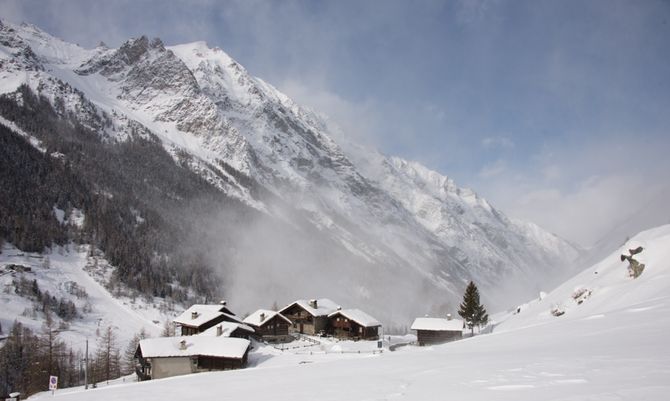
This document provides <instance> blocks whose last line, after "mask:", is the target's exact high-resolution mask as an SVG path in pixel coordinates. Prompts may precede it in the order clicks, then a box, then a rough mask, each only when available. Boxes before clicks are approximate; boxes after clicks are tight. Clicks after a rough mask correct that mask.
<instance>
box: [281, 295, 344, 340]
mask: <svg viewBox="0 0 670 401" xmlns="http://www.w3.org/2000/svg"><path fill="white" fill-rule="evenodd" d="M337 308H338V305H337V304H336V303H335V302H333V301H331V300H330V299H327V298H321V299H310V300H306V299H299V300H297V301H295V302H293V303H291V304H289V305H288V306H286V307H284V309H282V310H280V311H279V313H281V314H282V315H284V316H285V317H286V318H288V319H289V320H290V321H291V322H292V324H291V326H290V327H289V332H291V333H301V334H309V335H316V334H320V333H322V332H324V333H325V332H326V330H327V328H328V315H330V314H331V313H333V312H334V311H336V310H337Z"/></svg>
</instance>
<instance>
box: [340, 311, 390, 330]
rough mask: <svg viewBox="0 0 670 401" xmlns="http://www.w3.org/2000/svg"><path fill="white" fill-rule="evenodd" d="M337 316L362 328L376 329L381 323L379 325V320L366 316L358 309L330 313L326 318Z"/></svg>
mask: <svg viewBox="0 0 670 401" xmlns="http://www.w3.org/2000/svg"><path fill="white" fill-rule="evenodd" d="M337 315H341V316H343V317H345V318H347V319H349V320H353V321H354V322H356V323H358V324H360V325H361V326H363V327H376V326H381V325H382V324H381V323H379V320H377V319H375V318H374V317H372V316H370V315H368V314H367V313H365V312H363V311H362V310H360V309H342V310H338V311H335V312H333V313H331V314H330V315H328V317H333V316H337Z"/></svg>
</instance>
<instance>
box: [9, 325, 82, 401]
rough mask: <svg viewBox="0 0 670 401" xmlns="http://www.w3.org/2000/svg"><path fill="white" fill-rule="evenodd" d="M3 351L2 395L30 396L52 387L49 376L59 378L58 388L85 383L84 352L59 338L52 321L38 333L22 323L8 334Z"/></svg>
mask: <svg viewBox="0 0 670 401" xmlns="http://www.w3.org/2000/svg"><path fill="white" fill-rule="evenodd" d="M8 334H9V335H8V337H7V339H6V340H5V345H4V347H2V348H0V393H2V394H9V393H11V392H14V391H18V392H20V393H21V396H22V397H27V396H29V395H31V394H34V393H36V392H39V391H45V390H48V388H49V376H51V375H53V376H58V386H59V387H71V386H76V385H79V384H82V383H83V381H82V379H83V376H82V371H81V364H80V360H81V359H82V355H81V352H75V351H73V350H72V349H70V348H68V347H67V345H66V344H65V343H64V342H63V341H61V340H60V339H58V333H57V331H56V330H55V328H54V325H53V322H52V321H51V320H47V322H46V323H45V325H44V328H43V330H42V332H41V333H39V334H35V333H33V331H32V330H30V329H29V328H27V327H25V326H23V325H22V324H21V323H19V322H15V323H14V326H13V327H12V328H11V330H10V331H9V333H8Z"/></svg>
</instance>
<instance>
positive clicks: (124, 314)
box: [0, 244, 169, 350]
mask: <svg viewBox="0 0 670 401" xmlns="http://www.w3.org/2000/svg"><path fill="white" fill-rule="evenodd" d="M91 253H92V252H91V250H90V247H89V246H87V245H81V246H74V245H70V246H68V247H54V249H53V250H52V251H51V252H50V253H46V254H38V253H30V252H22V251H20V250H18V249H16V248H15V247H13V246H11V244H5V245H4V246H3V248H2V253H1V254H0V269H1V270H0V284H2V286H3V291H2V293H0V323H2V328H3V330H5V332H7V331H9V328H11V327H12V324H13V323H14V321H18V322H21V323H22V324H24V325H25V326H27V327H29V328H31V329H32V330H33V331H35V332H37V333H41V332H42V330H43V328H42V323H43V321H44V317H43V313H42V312H41V311H39V310H37V311H36V310H35V309H34V302H33V301H31V300H29V299H27V298H25V297H21V296H19V295H17V294H16V293H15V292H14V288H13V287H14V286H13V285H12V284H11V283H12V280H19V279H20V278H21V277H23V278H24V279H25V280H29V281H33V280H36V282H37V284H38V286H39V289H40V291H42V293H44V292H46V291H48V292H49V294H51V295H53V296H55V297H56V299H60V298H64V299H68V300H71V301H73V302H74V303H75V305H76V307H77V311H78V313H79V314H80V315H81V316H80V317H78V318H75V319H73V320H72V321H71V322H69V323H66V324H64V326H63V327H62V328H60V329H59V331H58V332H59V334H58V336H59V339H61V340H63V341H65V342H66V344H68V346H71V347H73V348H74V349H79V350H81V349H83V348H84V345H85V341H86V339H87V338H88V339H89V340H90V347H91V349H95V345H96V338H97V337H98V333H99V332H104V329H105V328H106V327H107V326H111V327H112V328H113V329H114V332H115V334H116V336H117V340H118V342H117V345H118V346H119V347H120V348H122V349H123V348H125V346H126V345H127V344H128V342H130V339H131V338H132V337H133V335H134V334H135V333H137V332H139V331H140V330H141V329H142V328H144V330H145V331H146V333H147V334H148V335H149V336H158V335H159V334H160V332H161V328H162V322H163V321H165V320H168V319H169V316H168V315H167V314H166V313H169V312H167V311H162V310H161V308H160V307H159V306H158V305H156V304H152V303H150V302H149V303H145V302H139V301H136V300H132V299H129V298H125V297H122V298H116V297H114V295H113V294H111V293H110V292H109V291H108V290H107V289H106V288H105V287H104V286H103V285H102V284H101V282H102V281H104V280H105V279H106V278H107V276H108V274H109V273H111V269H112V267H111V266H110V265H109V264H108V262H107V261H106V260H105V259H104V258H103V257H100V256H97V255H93V256H92V255H91ZM9 264H16V265H23V266H27V267H30V268H31V271H30V272H24V273H9V272H7V271H6V269H5V266H6V265H9ZM73 288H79V289H82V290H84V291H85V293H86V294H87V295H86V296H85V297H81V296H80V297H77V296H76V295H74V294H73V291H72V289H73ZM155 301H157V300H155ZM158 302H159V301H158ZM87 307H90V308H91V311H90V312H85V309H86V308H87ZM52 316H53V318H54V319H56V321H57V323H59V325H60V319H59V318H58V317H57V316H56V315H55V314H52Z"/></svg>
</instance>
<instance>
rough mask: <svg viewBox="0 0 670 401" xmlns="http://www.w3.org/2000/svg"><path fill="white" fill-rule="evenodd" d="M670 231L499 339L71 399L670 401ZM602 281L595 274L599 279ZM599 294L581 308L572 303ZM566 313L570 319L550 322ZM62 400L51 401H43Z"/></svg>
mask: <svg viewBox="0 0 670 401" xmlns="http://www.w3.org/2000/svg"><path fill="white" fill-rule="evenodd" d="M640 245H641V246H643V247H644V248H645V250H644V251H643V252H642V253H641V254H640V255H639V256H640V258H639V259H640V260H641V261H643V262H644V263H645V264H646V270H645V271H644V273H643V274H642V275H641V276H640V277H639V278H637V279H635V280H633V279H631V278H629V277H627V275H626V265H625V264H623V263H621V261H620V259H619V254H620V252H621V251H623V250H626V249H628V248H632V247H637V246H640ZM669 261H670V226H662V227H658V228H656V229H652V230H649V231H645V232H643V233H641V234H639V235H637V236H635V237H634V238H632V239H631V240H630V241H629V242H628V243H626V244H625V246H624V247H622V248H621V249H618V250H616V251H615V252H613V253H612V254H611V255H610V256H609V257H607V258H605V259H604V260H603V261H602V262H600V263H598V264H596V265H594V266H592V267H590V268H588V269H586V270H584V271H583V272H582V273H580V274H578V275H576V276H575V277H574V278H572V279H570V280H568V281H567V282H565V283H564V284H563V285H561V286H559V287H558V288H557V289H556V290H554V291H552V292H550V293H548V294H546V296H544V297H543V299H542V300H540V301H534V302H532V303H529V304H527V305H524V306H523V307H522V311H521V312H520V313H510V314H507V315H506V316H503V317H502V318H504V321H502V322H499V323H498V325H497V326H496V327H495V329H494V331H493V333H492V334H487V335H480V336H476V337H474V338H470V339H465V340H462V341H457V342H453V343H449V344H446V345H441V346H433V347H426V348H415V347H405V348H402V349H401V350H399V351H397V352H385V353H382V354H377V355H364V354H361V355H360V356H351V355H346V354H344V355H341V356H338V355H323V354H320V353H318V352H315V353H313V354H308V353H303V354H298V355H296V354H291V353H284V354H281V355H278V356H275V357H272V358H269V359H268V358H267V357H266V358H264V359H261V360H260V362H258V363H257V365H256V367H254V368H249V369H245V370H240V371H230V372H218V373H205V374H196V375H191V376H182V377H174V378H170V379H164V380H156V381H152V382H143V383H126V384H118V385H114V386H109V387H106V388H100V389H97V390H89V391H83V390H81V389H70V390H62V391H58V392H57V393H56V396H57V397H58V399H60V400H86V399H90V398H91V397H92V396H93V394H95V398H96V399H99V400H103V401H104V400H117V399H130V398H142V399H146V400H178V399H183V398H186V397H197V398H199V399H203V400H210V399H211V400H215V399H216V400H219V399H231V400H232V399H239V398H244V399H247V400H256V399H265V398H267V396H268V394H273V398H276V399H278V400H294V399H307V398H310V397H312V396H313V395H314V394H319V399H323V400H340V399H342V398H351V399H393V400H395V399H401V400H402V399H407V400H432V399H445V398H450V397H453V396H456V397H457V398H459V399H467V400H473V401H476V400H482V401H484V400H491V399H496V400H503V399H504V400H529V401H530V400H533V401H536V400H578V399H579V400H586V399H589V400H592V399H598V400H604V399H617V400H641V399H644V400H659V401H660V400H664V399H666V398H667V394H668V393H669V391H670V383H669V382H668V380H667V377H668V373H669V372H668V366H669V364H670V349H669V348H668V347H667V346H665V343H666V337H667V331H668V329H670V296H668V294H669V293H670V262H669ZM596 271H597V272H598V274H597V275H596V274H594V273H595V272H596ZM584 286H586V287H588V288H589V289H590V290H591V295H590V297H588V298H586V299H585V300H584V302H583V303H581V304H577V303H576V302H575V301H574V300H573V298H572V293H573V291H574V289H575V288H576V287H584ZM557 303H558V304H561V305H562V306H563V308H564V310H565V314H564V315H562V316H560V317H555V316H551V315H550V313H549V311H550V309H551V308H552V307H553V306H554V305H555V304H557ZM47 398H49V399H50V398H52V396H51V394H48V393H43V394H41V395H38V396H35V397H34V398H31V399H35V400H41V399H47Z"/></svg>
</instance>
